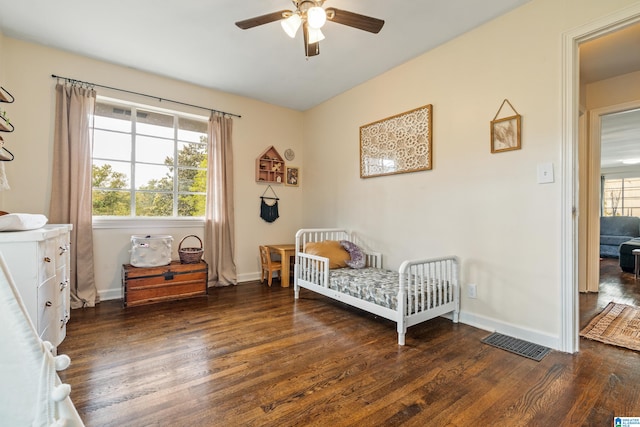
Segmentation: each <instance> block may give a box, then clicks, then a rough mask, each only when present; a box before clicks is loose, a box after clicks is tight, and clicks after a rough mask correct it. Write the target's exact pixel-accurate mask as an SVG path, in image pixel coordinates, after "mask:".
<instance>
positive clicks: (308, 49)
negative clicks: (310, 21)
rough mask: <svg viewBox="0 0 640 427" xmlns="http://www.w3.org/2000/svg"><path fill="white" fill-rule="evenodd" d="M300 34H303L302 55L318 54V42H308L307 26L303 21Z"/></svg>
mask: <svg viewBox="0 0 640 427" xmlns="http://www.w3.org/2000/svg"><path fill="white" fill-rule="evenodd" d="M302 34H303V35H304V56H306V57H307V58H308V57H310V56H316V55H320V42H315V43H309V26H308V25H307V23H306V22H305V23H304V24H303V26H302Z"/></svg>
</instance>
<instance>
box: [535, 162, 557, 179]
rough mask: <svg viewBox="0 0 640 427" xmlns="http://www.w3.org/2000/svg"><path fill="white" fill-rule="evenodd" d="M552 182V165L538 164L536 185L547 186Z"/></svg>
mask: <svg viewBox="0 0 640 427" xmlns="http://www.w3.org/2000/svg"><path fill="white" fill-rule="evenodd" d="M553 181H554V178H553V163H539V164H538V184H548V183H551V182H553Z"/></svg>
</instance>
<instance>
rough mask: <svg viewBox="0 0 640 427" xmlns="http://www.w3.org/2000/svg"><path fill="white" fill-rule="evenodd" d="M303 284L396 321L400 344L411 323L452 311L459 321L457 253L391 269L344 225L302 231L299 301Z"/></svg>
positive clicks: (297, 264)
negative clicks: (337, 227) (336, 227)
mask: <svg viewBox="0 0 640 427" xmlns="http://www.w3.org/2000/svg"><path fill="white" fill-rule="evenodd" d="M342 249H344V250H342ZM345 254H346V258H345ZM300 288H305V289H308V290H311V291H314V292H317V293H319V294H322V295H324V296H327V297H329V298H333V299H335V300H338V301H342V302H344V303H346V304H348V305H351V306H353V307H357V308H359V309H362V310H365V311H367V312H370V313H373V314H375V315H378V316H381V317H384V318H386V319H389V320H392V321H394V322H396V323H397V330H398V344H399V345H404V344H405V334H406V332H407V328H408V327H409V326H413V325H417V324H418V323H422V322H425V321H427V320H429V319H433V318H434V317H437V316H442V315H443V314H447V313H452V318H453V322H455V323H457V322H458V314H459V311H460V295H459V294H460V291H459V285H458V259H457V257H455V256H447V257H441V258H432V259H424V260H408V261H404V262H403V263H402V264H401V265H400V268H399V269H398V271H391V270H385V269H383V268H382V257H381V255H380V254H379V253H375V252H370V251H368V250H367V249H366V247H365V246H364V245H363V244H362V242H360V241H358V239H357V238H356V236H354V235H352V234H351V233H349V232H347V231H346V230H342V229H302V230H298V232H297V233H296V258H295V267H294V296H295V299H299V297H300Z"/></svg>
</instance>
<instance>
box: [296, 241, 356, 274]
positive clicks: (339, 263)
mask: <svg viewBox="0 0 640 427" xmlns="http://www.w3.org/2000/svg"><path fill="white" fill-rule="evenodd" d="M304 251H305V253H308V254H311V255H317V256H321V257H324V258H329V268H331V269H333V268H344V267H346V266H347V261H348V260H350V259H351V256H350V255H349V252H347V251H346V250H345V249H344V248H343V247H342V245H340V242H339V241H337V240H325V241H322V242H309V243H307V244H306V245H305V246H304Z"/></svg>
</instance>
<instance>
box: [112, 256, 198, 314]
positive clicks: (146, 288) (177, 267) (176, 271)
mask: <svg viewBox="0 0 640 427" xmlns="http://www.w3.org/2000/svg"><path fill="white" fill-rule="evenodd" d="M207 278H208V268H207V263H206V262H205V261H200V262H199V263H197V264H181V263H180V261H171V264H169V265H163V266H160V267H134V266H132V265H131V264H124V265H123V266H122V291H123V299H122V301H123V304H124V306H125V307H130V306H135V305H142V304H151V303H154V302H161V301H167V300H173V299H179V298H190V297H195V296H202V295H206V294H207Z"/></svg>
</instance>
